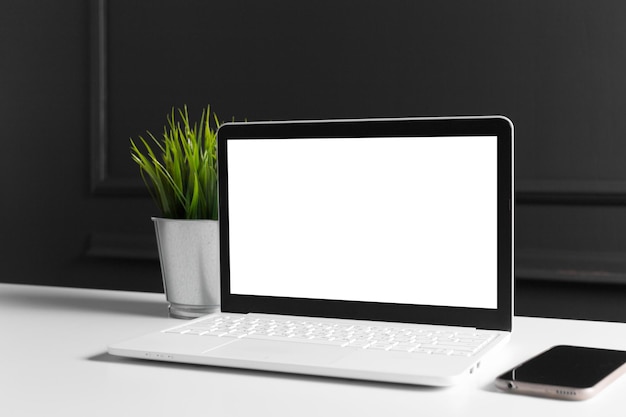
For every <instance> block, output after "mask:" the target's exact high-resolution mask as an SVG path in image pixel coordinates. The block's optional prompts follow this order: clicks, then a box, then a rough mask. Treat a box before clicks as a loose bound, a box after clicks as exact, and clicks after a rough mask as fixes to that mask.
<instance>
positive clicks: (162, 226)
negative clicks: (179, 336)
mask: <svg viewBox="0 0 626 417" xmlns="http://www.w3.org/2000/svg"><path fill="white" fill-rule="evenodd" d="M213 121H214V127H213V126H211V124H212V123H211V110H210V107H207V109H206V110H205V111H203V112H202V116H201V118H200V123H199V124H196V123H192V122H191V121H190V119H189V112H188V110H187V106H184V108H183V109H177V110H175V109H174V108H172V111H171V113H170V114H169V115H168V116H167V124H166V125H165V127H164V132H163V138H162V139H157V138H156V137H155V136H154V135H152V133H150V132H147V136H148V139H146V138H144V137H142V136H139V141H137V142H135V141H133V140H132V139H131V140H130V144H131V146H130V149H131V157H132V159H133V161H135V162H136V163H137V164H138V165H139V168H140V173H141V177H142V178H143V180H144V182H145V183H146V186H147V187H148V190H149V191H150V194H151V196H152V198H153V199H154V200H155V202H156V203H157V205H158V207H159V209H160V211H161V215H162V217H153V218H152V220H153V221H154V225H155V231H156V237H157V243H158V248H159V259H160V262H161V273H162V276H163V287H164V289H165V296H166V298H167V300H168V302H169V303H170V305H169V312H170V316H172V317H177V318H195V317H198V316H201V315H204V314H208V313H212V312H214V311H216V310H218V309H219V296H220V287H219V283H220V277H219V233H218V231H219V229H218V223H217V213H218V188H217V143H216V131H217V128H218V127H219V124H220V123H219V120H218V118H217V116H216V115H215V114H213Z"/></svg>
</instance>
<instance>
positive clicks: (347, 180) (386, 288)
mask: <svg viewBox="0 0 626 417" xmlns="http://www.w3.org/2000/svg"><path fill="white" fill-rule="evenodd" d="M218 152H219V155H218V159H219V178H220V237H221V241H220V251H221V252H220V256H221V304H222V306H221V310H222V311H221V312H220V313H217V314H213V315H209V316H205V317H202V318H199V319H196V320H192V321H181V322H180V324H179V325H177V326H175V327H173V328H170V329H165V330H163V331H161V332H155V333H152V334H147V335H144V336H141V337H138V338H135V339H132V340H129V341H125V342H121V343H116V344H113V345H111V346H110V347H109V352H110V353H111V354H114V355H120V356H127V357H132V358H142V359H151V360H159V361H172V362H183V363H192V364H199V365H210V366H219V367H236V368H248V369H257V370H267V371H278V372H289V373H300V374H310V375H322V376H330V377H340V378H352V379H362V380H374V381H387V382H396V383H405V384H418V385H432V386H447V385H453V384H456V383H459V382H461V381H463V380H464V379H465V378H469V377H471V374H473V373H475V372H476V370H477V369H478V367H479V365H480V362H481V361H484V360H486V359H487V355H488V354H490V353H492V352H493V351H494V350H495V349H496V348H498V347H500V346H502V345H503V344H504V343H505V342H506V341H507V340H508V338H509V336H510V332H511V324H512V316H513V285H512V270H513V202H512V195H513V194H512V191H513V126H512V123H511V122H510V120H508V119H507V118H505V117H501V116H487V117H453V118H449V117H446V118H404V119H366V120H324V121H290V122H250V123H228V124H225V125H223V126H222V127H221V128H220V129H219V131H218Z"/></svg>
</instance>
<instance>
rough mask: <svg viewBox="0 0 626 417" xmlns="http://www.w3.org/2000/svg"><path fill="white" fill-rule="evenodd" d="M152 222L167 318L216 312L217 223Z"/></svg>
mask: <svg viewBox="0 0 626 417" xmlns="http://www.w3.org/2000/svg"><path fill="white" fill-rule="evenodd" d="M152 220H153V221H154V227H155V230H156V236H157V243H158V246H159V259H160V260H161V273H162V275H163V287H164V288H165V297H166V298H167V301H168V302H169V303H170V306H169V312H170V316H171V317H175V318H195V317H199V316H202V315H205V314H209V313H213V312H215V311H218V310H219V307H220V269H219V229H218V222H217V221H216V220H178V219H164V218H158V217H154V218H152Z"/></svg>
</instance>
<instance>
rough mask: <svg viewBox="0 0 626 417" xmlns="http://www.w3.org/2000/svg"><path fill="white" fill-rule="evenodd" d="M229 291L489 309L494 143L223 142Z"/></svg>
mask: <svg viewBox="0 0 626 417" xmlns="http://www.w3.org/2000/svg"><path fill="white" fill-rule="evenodd" d="M228 197H229V239H230V246H229V252H230V279H231V293H233V294H246V295H265V296H280V297H296V298H318V299H330V300H354V301H373V302H387V303H400V304H423V305H437V306H456V307H475V308H496V307H497V201H496V199H497V138H496V137H494V136H484V137H483V136H481V137H433V138H430V137H426V138H424V137H418V138H396V137H394V138H349V139H327V138H325V139H288V140H281V139H276V140H274V139H264V140H231V141H229V142H228Z"/></svg>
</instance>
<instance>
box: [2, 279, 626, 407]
mask: <svg viewBox="0 0 626 417" xmlns="http://www.w3.org/2000/svg"><path fill="white" fill-rule="evenodd" d="M625 308H626V305H625ZM176 323H180V321H178V320H175V319H170V318H168V317H167V308H166V303H165V301H164V297H163V295H160V294H143V293H131V292H118V291H102V290H81V289H64V288H47V287H30V286H21V285H8V284H0V415H2V416H11V417H16V416H57V415H59V416H81V417H84V416H131V415H133V416H135V415H137V416H150V417H153V416H175V415H177V413H180V414H178V415H195V416H200V415H211V416H247V415H257V416H266V415H267V416H335V415H337V416H339V415H347V416H359V417H360V416H394V415H398V414H399V413H400V412H404V413H408V415H410V416H418V415H420V413H422V412H424V411H429V412H430V413H431V415H436V416H438V417H439V416H457V415H459V416H460V415H467V416H498V417H502V416H507V417H508V416H524V417H528V416H533V415H534V414H535V413H537V412H540V413H541V414H539V415H561V416H568V417H572V416H589V415H597V416H601V415H613V414H615V412H617V411H618V410H623V409H624V407H626V377H624V378H622V379H620V380H618V381H617V382H616V383H614V384H613V385H611V386H609V387H608V388H607V389H606V390H605V391H604V392H602V393H600V394H599V396H598V397H596V398H594V399H591V400H588V401H583V402H567V401H558V400H548V399H542V398H532V397H524V396H516V395H511V394H505V393H501V392H498V391H496V390H495V388H494V386H493V383H492V381H493V379H494V378H495V377H496V376H497V375H498V374H499V373H501V372H504V371H505V370H507V369H508V368H509V367H511V366H513V365H515V364H517V363H518V362H520V361H522V360H524V359H526V358H528V357H530V356H532V355H534V354H536V353H538V352H540V351H542V350H544V349H546V348H548V347H550V346H552V345H555V344H562V343H565V344H577V345H596V346H599V347H605V348H613V349H623V350H626V324H618V323H601V322H585V321H570V320H553V319H535V318H526V317H517V318H515V322H514V325H515V329H514V333H513V337H512V340H511V342H510V343H509V344H508V345H507V347H506V348H505V349H504V350H502V351H500V352H499V353H498V354H496V356H495V357H494V358H492V360H491V361H487V362H486V363H484V364H483V365H482V367H481V369H480V370H479V372H478V373H477V374H476V375H475V378H474V379H473V380H471V381H470V382H468V383H466V384H463V385H461V386H457V387H453V388H444V389H438V388H425V387H411V386H403V385H393V384H382V383H370V382H357V381H348V380H338V379H330V378H318V377H308V376H299V375H285V374H277V373H266V372H256V371H246V370H235V369H225V368H211V367H196V366H190V365H179V364H166V363H157V362H148V361H139V360H131V359H123V358H117V357H113V356H110V355H108V354H107V353H106V345H107V344H109V343H110V342H113V341H118V340H122V339H126V338H130V337H133V336H136V335H138V334H141V333H145V332H149V331H153V330H159V329H162V328H166V327H168V326H171V325H173V324H176ZM583 333H584V334H586V335H593V337H590V336H583V335H582V334H583ZM592 340H595V342H591V341H592ZM432 413H434V414H432ZM592 413H593V414H592Z"/></svg>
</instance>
